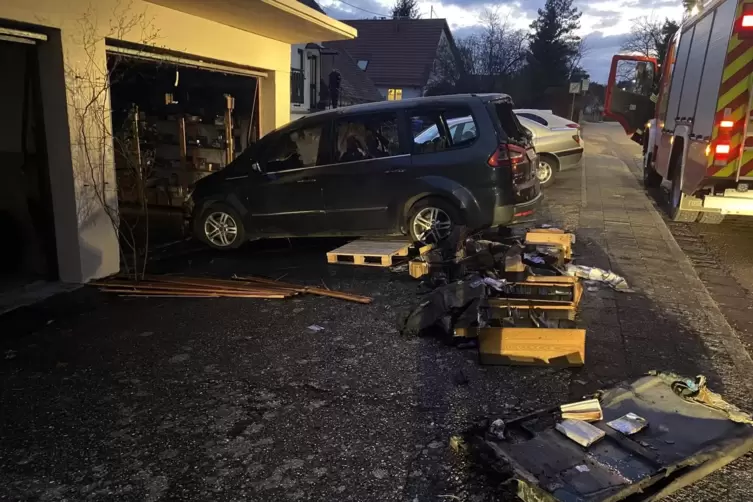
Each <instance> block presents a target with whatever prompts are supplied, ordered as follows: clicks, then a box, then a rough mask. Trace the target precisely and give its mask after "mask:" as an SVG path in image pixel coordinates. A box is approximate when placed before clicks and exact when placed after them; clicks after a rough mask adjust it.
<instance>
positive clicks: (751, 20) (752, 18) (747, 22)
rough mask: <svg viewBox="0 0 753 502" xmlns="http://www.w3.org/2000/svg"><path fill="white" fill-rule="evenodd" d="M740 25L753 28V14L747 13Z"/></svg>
mask: <svg viewBox="0 0 753 502" xmlns="http://www.w3.org/2000/svg"><path fill="white" fill-rule="evenodd" d="M740 26H742V27H743V28H748V29H751V28H753V14H745V15H744V16H743V20H742V22H741V23H740Z"/></svg>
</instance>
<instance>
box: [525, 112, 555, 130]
mask: <svg viewBox="0 0 753 502" xmlns="http://www.w3.org/2000/svg"><path fill="white" fill-rule="evenodd" d="M518 115H520V116H521V117H525V118H527V119H530V120H533V121H534V122H537V123H539V124H541V125H543V126H544V127H547V126H548V125H549V122H547V120H546V119H545V118H544V117H541V116H539V115H535V114H533V113H525V112H524V113H518Z"/></svg>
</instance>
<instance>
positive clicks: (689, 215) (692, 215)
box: [669, 169, 698, 223]
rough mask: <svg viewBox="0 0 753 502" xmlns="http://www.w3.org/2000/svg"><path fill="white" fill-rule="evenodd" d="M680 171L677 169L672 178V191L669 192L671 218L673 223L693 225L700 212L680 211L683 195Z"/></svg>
mask: <svg viewBox="0 0 753 502" xmlns="http://www.w3.org/2000/svg"><path fill="white" fill-rule="evenodd" d="M678 171H679V169H675V174H674V175H673V176H672V190H670V192H669V218H670V219H671V220H672V221H679V222H685V223H692V222H694V221H695V220H696V218H698V211H688V210H687V209H680V205H681V203H682V199H683V194H682V190H681V188H680V186H681V184H680V173H679V172H678Z"/></svg>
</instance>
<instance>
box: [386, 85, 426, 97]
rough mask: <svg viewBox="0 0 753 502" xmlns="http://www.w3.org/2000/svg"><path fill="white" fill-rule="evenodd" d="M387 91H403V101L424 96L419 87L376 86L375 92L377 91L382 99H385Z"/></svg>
mask: <svg viewBox="0 0 753 502" xmlns="http://www.w3.org/2000/svg"><path fill="white" fill-rule="evenodd" d="M388 89H402V90H403V99H408V98H420V97H421V96H423V95H424V90H423V88H421V87H401V86H399V85H394V86H393V85H387V86H379V85H378V86H377V90H379V93H380V94H381V95H382V97H383V98H384V99H387V90H388Z"/></svg>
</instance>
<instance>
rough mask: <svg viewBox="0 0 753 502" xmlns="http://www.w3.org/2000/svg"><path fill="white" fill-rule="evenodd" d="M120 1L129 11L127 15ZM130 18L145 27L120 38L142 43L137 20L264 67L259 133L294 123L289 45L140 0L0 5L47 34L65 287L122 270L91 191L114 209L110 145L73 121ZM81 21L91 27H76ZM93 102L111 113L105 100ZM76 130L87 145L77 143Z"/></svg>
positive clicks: (175, 41) (213, 54)
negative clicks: (119, 28)
mask: <svg viewBox="0 0 753 502" xmlns="http://www.w3.org/2000/svg"><path fill="white" fill-rule="evenodd" d="M124 5H129V6H130V10H128V11H125V12H124V11H123V6H124ZM119 8H120V11H118V9H119ZM129 16H130V17H131V18H133V17H135V16H143V19H144V20H145V21H144V23H142V24H140V25H138V26H136V27H134V29H132V30H129V31H127V32H125V33H121V34H119V37H118V38H121V39H122V40H125V41H129V42H134V43H140V42H143V36H142V35H141V33H142V28H143V24H145V23H148V25H149V26H151V27H153V28H155V29H156V30H157V32H158V36H157V39H156V40H155V44H156V45H157V46H160V47H164V48H167V49H171V50H175V51H180V52H183V53H187V54H191V55H195V56H200V57H206V58H212V59H216V60H220V61H228V62H231V63H236V64H240V65H245V66H250V67H255V68H259V69H263V70H265V71H267V72H268V74H269V77H268V78H265V79H263V81H262V82H261V97H260V101H261V103H260V105H261V106H260V126H261V131H262V133H264V132H268V131H270V130H272V129H273V128H275V127H278V126H280V125H283V124H285V123H287V122H288V121H289V120H290V66H289V65H290V57H289V56H290V45H289V44H288V43H284V42H279V41H277V40H272V39H269V38H265V37H261V36H259V35H256V34H254V33H249V32H247V31H242V30H239V29H235V28H231V27H229V26H226V25H224V24H219V23H215V22H212V21H208V20H206V19H202V18H199V17H196V16H191V15H188V14H184V13H182V12H179V11H176V10H173V9H169V8H166V7H162V6H159V5H154V4H151V3H148V2H144V1H141V0H134V1H133V2H130V3H129V2H118V1H117V0H99V1H98V2H91V3H90V2H89V0H72V1H68V2H62V1H60V0H2V1H1V2H0V24H1V23H2V20H3V19H6V20H13V21H19V22H23V23H28V24H30V25H35V26H36V27H38V28H35V29H36V30H37V31H39V32H42V33H45V34H47V35H48V38H49V40H48V41H47V42H42V43H40V44H39V60H40V72H41V85H42V101H43V107H44V119H45V131H46V136H47V141H48V145H47V146H48V156H49V163H50V178H51V183H52V187H53V194H52V199H53V200H52V204H53V210H54V215H55V227H56V241H57V242H56V244H57V252H58V266H59V267H58V268H59V271H60V278H61V279H62V280H63V281H67V282H85V281H88V280H89V279H92V278H97V277H103V276H107V275H110V274H113V273H116V272H118V270H119V251H118V242H117V237H116V235H115V232H114V229H113V227H112V224H111V222H110V219H109V218H108V216H107V213H106V211H105V210H104V208H103V207H102V205H101V204H100V203H99V202H98V201H99V198H98V196H97V195H96V193H97V191H100V192H99V193H104V194H105V196H106V198H107V199H108V200H109V201H111V206H112V207H116V206H117V201H116V200H115V199H116V197H117V196H116V189H115V175H114V167H113V161H112V142H111V141H109V142H108V141H106V140H105V141H103V139H102V138H101V137H97V136H102V134H101V128H98V127H97V125H96V124H94V123H87V121H84V122H82V121H81V120H78V119H77V116H80V112H77V110H80V109H81V105H82V103H85V102H86V101H87V100H89V99H90V97H91V95H92V91H93V90H95V89H93V87H97V85H99V84H97V83H96V82H95V84H94V86H92V85H91V83H92V82H93V81H96V80H97V78H99V77H100V76H101V75H102V70H101V68H104V67H106V54H105V50H106V47H105V41H104V37H113V32H112V25H113V23H115V24H117V21H118V19H121V20H122V19H124V17H125V18H126V19H127V18H128V17H129ZM82 21H86V23H88V24H89V26H90V28H87V29H82ZM86 23H84V24H86ZM290 29H295V27H294V26H290ZM84 35H86V36H91V37H93V39H94V43H92V44H91V47H92V51H90V52H89V53H88V54H87V53H86V52H85V51H84V50H83V47H84V46H83V45H82V37H83V36H84ZM98 67H99V68H100V69H98ZM96 102H97V105H98V106H101V107H102V109H103V110H105V112H104V113H109V96H108V95H107V94H102V95H101V96H99V97H98V98H97V100H96ZM93 122H96V120H94V121H93ZM82 131H86V133H87V134H85V135H84V136H85V137H86V138H88V141H83V140H82V134H81V132H82ZM91 156H94V157H100V158H101V159H102V162H103V165H104V168H103V170H102V172H101V176H100V173H99V172H97V173H96V176H93V173H92V169H91V168H90V167H91V166H90V165H91V162H88V161H87V158H90V157H91Z"/></svg>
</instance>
